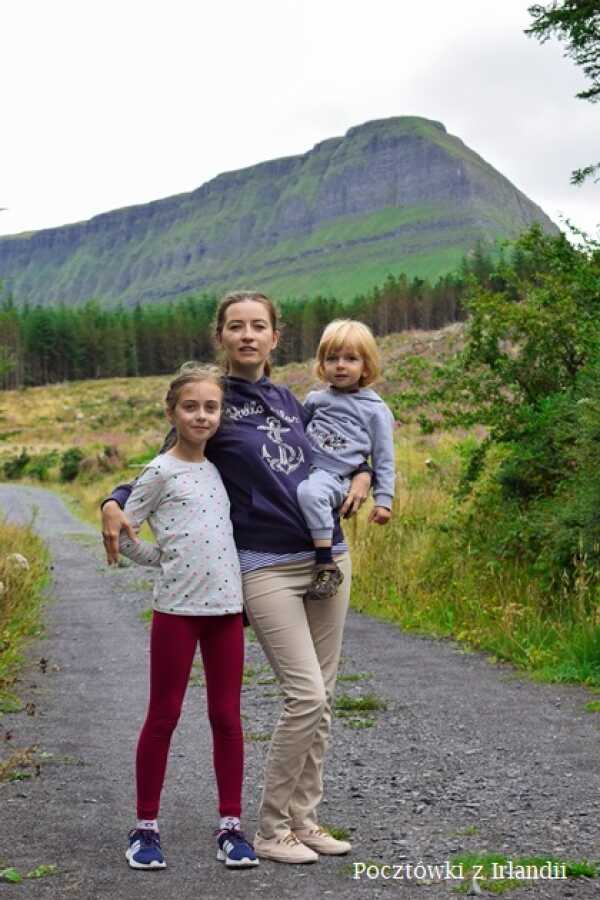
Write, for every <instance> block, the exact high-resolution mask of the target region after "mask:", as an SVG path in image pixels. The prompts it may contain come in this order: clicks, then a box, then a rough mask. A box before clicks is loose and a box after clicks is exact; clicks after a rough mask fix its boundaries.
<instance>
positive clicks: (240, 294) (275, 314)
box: [214, 291, 281, 375]
mask: <svg viewBox="0 0 600 900" xmlns="http://www.w3.org/2000/svg"><path fill="white" fill-rule="evenodd" d="M246 300H254V301H256V302H257V303H262V305H263V306H264V308H265V309H266V310H267V313H268V315H269V322H270V323H271V328H272V329H273V331H281V322H280V315H279V311H278V309H277V307H276V306H275V304H274V303H273V301H272V300H270V299H269V297H267V296H266V294H261V293H260V291H231V293H229V294H225V296H224V297H223V298H222V300H221V301H220V302H219V305H218V306H217V313H216V316H215V322H214V328H215V336H216V337H217V338H220V337H221V335H222V334H223V328H224V327H225V320H226V318H227V315H226V314H227V310H228V309H229V307H230V306H233V304H234V303H244V302H245V301H246ZM224 368H225V374H227V372H228V371H229V363H228V362H227V361H225V366H224ZM270 374H271V366H270V364H269V361H268V360H267V361H266V362H265V375H270Z"/></svg>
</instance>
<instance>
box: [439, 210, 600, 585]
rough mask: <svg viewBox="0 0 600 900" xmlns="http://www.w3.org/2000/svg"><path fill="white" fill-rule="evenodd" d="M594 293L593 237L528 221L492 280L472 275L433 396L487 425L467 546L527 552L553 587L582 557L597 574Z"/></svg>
mask: <svg viewBox="0 0 600 900" xmlns="http://www.w3.org/2000/svg"><path fill="white" fill-rule="evenodd" d="M599 297H600V245H598V244H596V243H594V242H589V243H587V244H584V245H583V246H580V247H574V246H572V245H571V244H570V243H569V242H568V241H567V239H566V238H565V236H564V235H561V236H560V237H550V236H548V235H545V234H543V233H542V231H541V229H540V228H539V227H534V228H532V229H531V230H530V231H529V232H528V233H526V234H525V235H524V236H523V237H522V238H521V239H520V240H519V241H518V242H517V245H516V249H515V251H514V254H513V257H512V262H511V261H510V259H509V260H508V261H506V260H505V259H504V258H503V259H502V260H501V262H500V263H499V266H498V271H497V272H495V273H494V275H493V278H491V280H490V286H489V287H482V286H481V285H479V284H475V283H473V284H472V286H471V289H470V293H469V296H468V299H467V301H466V305H467V307H468V309H469V312H470V319H469V321H468V325H467V330H466V344H465V347H464V350H463V351H462V352H461V353H460V354H458V356H457V357H456V358H455V359H454V360H453V361H452V362H451V363H450V364H447V365H446V366H444V367H441V368H440V369H439V370H438V375H437V387H436V389H435V390H434V391H433V392H432V394H431V397H432V398H433V399H435V400H436V401H437V402H438V403H439V404H441V407H442V412H443V414H444V416H445V421H446V422H447V423H450V424H453V425H463V426H464V425H472V424H474V423H480V424H483V425H485V426H487V429H488V436H487V438H486V440H485V441H484V442H483V443H482V444H480V445H479V447H478V448H476V447H473V446H472V445H465V447H464V450H463V470H462V477H461V480H460V484H459V486H458V491H457V497H458V498H459V499H460V498H462V503H463V506H462V509H459V511H458V513H457V517H456V521H455V522H454V524H455V525H458V526H459V533H460V534H461V535H462V541H463V543H464V546H465V548H468V549H469V552H471V548H474V549H475V550H476V552H478V553H480V554H481V555H482V559H484V560H487V562H486V564H493V561H494V560H496V561H501V560H506V559H509V558H512V559H514V560H518V561H521V562H525V563H526V564H527V565H528V566H529V567H530V569H531V572H532V573H534V574H535V575H537V576H539V577H540V578H541V580H542V582H543V584H544V585H545V586H546V587H547V588H549V589H553V590H555V591H556V589H557V588H559V587H560V590H561V591H564V590H565V589H569V585H571V586H573V585H574V583H575V581H576V580H577V579H578V578H579V579H580V574H581V566H582V564H585V567H586V579H587V581H588V584H591V585H593V583H594V582H595V581H596V580H598V579H600V453H599V448H600V304H599V303H598V298H599ZM492 451H493V452H492ZM565 586H566V588H565Z"/></svg>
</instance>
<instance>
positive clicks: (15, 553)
mask: <svg viewBox="0 0 600 900" xmlns="http://www.w3.org/2000/svg"><path fill="white" fill-rule="evenodd" d="M47 571H48V555H47V551H46V548H45V546H44V544H43V542H42V541H41V539H40V538H39V537H38V536H37V535H36V534H34V533H33V531H32V530H31V528H29V527H21V526H16V525H10V524H8V523H7V522H5V521H2V520H0V583H1V587H0V714H1V713H2V712H7V711H9V710H11V709H16V708H18V705H19V704H18V701H17V700H16V698H15V697H14V696H13V694H12V688H13V685H14V682H15V679H16V677H17V674H18V671H19V666H20V664H21V662H22V654H23V649H24V646H25V644H26V642H27V641H28V640H30V639H31V638H32V637H35V636H36V635H37V634H39V633H40V628H41V625H40V609H41V604H42V589H43V586H44V584H45V582H46V576H47Z"/></svg>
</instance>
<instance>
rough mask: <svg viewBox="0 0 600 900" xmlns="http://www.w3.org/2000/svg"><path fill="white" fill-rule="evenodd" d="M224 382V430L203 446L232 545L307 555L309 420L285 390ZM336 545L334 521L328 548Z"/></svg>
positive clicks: (122, 492)
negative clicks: (220, 492)
mask: <svg viewBox="0 0 600 900" xmlns="http://www.w3.org/2000/svg"><path fill="white" fill-rule="evenodd" d="M225 383H226V392H225V403H224V410H223V424H222V425H221V428H220V429H219V431H218V432H217V433H216V434H215V436H214V437H212V438H211V439H210V440H209V441H208V443H207V445H206V456H207V458H208V459H210V461H211V462H213V463H214V464H215V465H216V467H217V468H218V470H219V472H220V474H221V478H222V479H223V483H224V484H225V488H226V490H227V493H228V495H229V500H230V503H231V521H232V523H233V534H234V538H235V543H236V546H237V547H238V549H240V550H258V551H261V550H262V551H264V552H267V553H269V552H270V553H297V552H300V551H302V550H311V549H313V542H312V540H311V537H310V533H309V531H308V528H307V526H306V522H305V521H304V517H303V515H302V512H301V510H300V507H299V505H298V500H297V498H296V491H297V489H298V485H299V484H300V482H301V481H303V480H304V479H305V478H307V477H308V473H309V469H310V466H311V464H312V449H311V446H310V443H309V442H308V440H307V438H306V435H305V433H304V425H305V424H306V423H307V422H308V419H309V415H308V413H307V412H306V410H305V409H304V407H303V406H302V404H301V403H300V402H299V401H298V400H296V398H295V397H294V395H293V394H292V393H291V392H290V391H289V390H288V389H287V388H285V387H282V386H281V385H278V384H273V382H271V381H269V379H268V378H266V377H265V376H263V377H262V378H261V379H259V381H256V382H251V381H245V380H244V379H243V378H234V377H232V376H228V377H227V378H226V379H225ZM171 444H172V441H171V443H169V442H168V441H167V442H166V443H165V446H164V447H163V450H164V449H167V448H168V447H169V446H170V445H171ZM365 468H366V469H367V471H369V470H368V468H367V467H365ZM130 492H131V487H130V486H129V485H119V487H118V488H116V489H115V490H114V491H113V493H112V494H111V497H110V499H111V500H116V501H117V502H118V503H119V505H120V506H121V507H123V506H124V505H125V502H126V501H127V498H128V496H129V493H130ZM343 539H344V536H343V534H342V531H341V528H340V525H339V521H337V518H336V526H335V530H334V534H333V543H334V544H337V543H340V542H341V541H342V540H343Z"/></svg>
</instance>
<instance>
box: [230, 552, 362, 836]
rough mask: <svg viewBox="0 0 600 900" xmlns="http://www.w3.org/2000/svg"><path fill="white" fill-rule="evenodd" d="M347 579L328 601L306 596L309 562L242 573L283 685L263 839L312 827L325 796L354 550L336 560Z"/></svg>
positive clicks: (261, 822)
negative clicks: (325, 771) (325, 768)
mask: <svg viewBox="0 0 600 900" xmlns="http://www.w3.org/2000/svg"><path fill="white" fill-rule="evenodd" d="M336 562H337V563H338V565H339V567H340V569H341V570H342V572H343V573H344V581H343V582H342V584H341V585H340V587H339V588H338V591H337V593H336V595H335V596H334V597H332V598H331V599H330V600H304V599H303V596H304V594H305V592H306V590H307V589H308V587H309V585H310V583H311V579H312V573H313V567H314V563H313V562H312V560H308V561H305V562H298V563H286V564H284V565H281V566H268V567H267V568H264V569H258V570H257V571H255V572H248V573H246V574H245V575H244V576H243V581H244V601H245V604H246V610H247V613H248V618H249V619H250V623H251V625H252V627H253V628H254V631H255V632H256V636H257V638H258V640H259V641H260V643H261V645H262V648H263V650H264V651H265V654H266V656H267V658H268V660H269V662H270V663H271V666H272V667H273V671H274V672H275V675H276V676H277V680H278V682H279V684H280V686H281V689H282V691H283V710H282V713H281V716H280V718H279V721H278V723H277V726H276V728H275V731H274V732H273V737H272V738H271V746H270V747H269V755H268V757H267V766H266V770H265V780H264V789H263V795H262V801H261V804H260V809H259V813H258V830H259V832H260V834H261V836H262V837H264V838H273V837H278V838H281V837H285V835H286V834H288V832H289V831H290V829H291V830H294V829H295V828H298V829H301V828H314V827H315V825H317V824H318V823H319V821H318V814H317V808H318V806H319V802H320V800H321V798H322V796H323V760H324V757H325V751H326V750H327V746H328V744H329V732H330V729H331V715H332V711H331V707H332V700H333V692H334V690H335V680H336V674H337V669H338V663H339V659H340V652H341V649H342V635H343V632H344V622H345V619H346V612H347V610H348V602H349V599H350V584H351V581H352V566H351V562H350V555H349V554H348V553H344V554H343V555H342V556H339V557H337V558H336Z"/></svg>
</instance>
